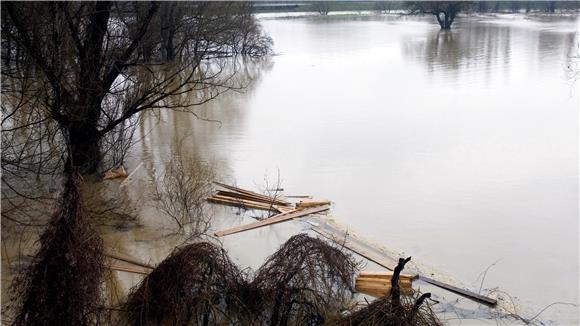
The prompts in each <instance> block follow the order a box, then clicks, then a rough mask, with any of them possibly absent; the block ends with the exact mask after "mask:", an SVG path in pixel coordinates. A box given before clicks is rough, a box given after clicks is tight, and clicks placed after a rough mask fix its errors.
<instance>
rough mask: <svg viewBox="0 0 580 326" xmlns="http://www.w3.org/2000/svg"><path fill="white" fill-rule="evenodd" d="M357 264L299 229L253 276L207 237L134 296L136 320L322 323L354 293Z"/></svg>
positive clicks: (130, 317)
mask: <svg viewBox="0 0 580 326" xmlns="http://www.w3.org/2000/svg"><path fill="white" fill-rule="evenodd" d="M356 266H357V264H356V263H355V262H354V260H353V259H352V257H351V256H350V255H348V254H346V253H344V252H343V251H342V250H341V249H339V248H335V247H332V246H330V245H329V244H327V243H326V242H324V241H322V240H320V239H316V238H312V237H309V236H307V235H305V234H300V235H296V236H294V237H292V238H291V239H290V240H288V241H287V242H286V243H285V244H284V245H283V246H282V248H281V249H280V250H278V251H277V252H276V253H274V255H272V256H271V257H270V258H269V259H268V261H267V262H266V263H265V264H264V265H263V266H262V267H261V268H260V269H259V270H258V271H257V272H256V276H255V277H254V279H253V280H251V281H250V279H249V276H248V275H247V274H245V273H243V272H241V271H240V270H239V269H238V267H237V266H236V265H235V264H233V263H232V262H231V261H230V260H229V258H228V256H227V254H226V252H225V251H224V250H223V249H221V248H219V247H217V246H215V245H213V244H210V243H208V242H201V243H195V244H191V245H188V246H185V247H182V248H179V249H177V250H176V251H175V252H174V253H172V254H171V255H170V256H169V257H168V258H167V259H165V260H164V261H163V262H162V263H161V264H160V265H159V266H158V267H157V268H156V269H155V270H154V271H153V272H152V273H151V274H150V275H148V276H147V277H146V278H145V279H144V280H143V281H142V283H141V284H140V285H139V286H138V287H137V288H136V289H135V290H134V291H133V292H132V294H130V296H129V298H128V301H127V303H126V312H127V313H126V317H127V323H128V324H131V325H157V324H171V325H176V324H179V325H191V324H193V325H198V324H199V325H208V324H212V325H215V324H242V325H288V324H290V325H298V324H300V325H304V324H310V325H319V324H323V323H324V322H325V320H327V318H328V317H329V316H332V315H336V314H339V313H340V312H341V311H342V310H344V309H345V308H346V304H347V303H348V302H349V301H350V300H351V299H352V293H353V288H352V284H353V275H354V273H355V271H356Z"/></svg>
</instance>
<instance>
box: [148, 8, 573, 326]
mask: <svg viewBox="0 0 580 326" xmlns="http://www.w3.org/2000/svg"><path fill="white" fill-rule="evenodd" d="M261 22H262V25H263V28H264V29H265V30H266V31H267V32H268V33H269V34H270V36H271V37H272V38H273V40H274V51H275V53H276V55H275V56H273V57H272V58H270V59H269V60H267V61H266V62H262V63H259V64H253V65H248V67H246V70H247V71H246V73H248V74H249V75H250V76H251V77H252V78H253V82H252V84H251V86H250V87H249V88H248V89H246V91H245V92H244V93H230V94H226V95H224V96H222V97H220V98H218V99H217V100H215V101H213V102H211V103H209V104H207V105H205V106H204V107H201V108H198V109H197V113H198V114H200V115H201V116H203V117H206V118H211V119H217V120H219V121H221V124H217V123H211V122H206V121H200V120H196V119H195V118H193V117H191V116H189V115H185V114H177V113H175V114H166V115H163V116H162V118H161V120H158V116H155V118H153V117H151V118H149V119H147V118H146V119H144V122H143V126H142V132H143V133H146V137H145V138H144V139H145V140H144V141H143V143H142V144H141V145H140V146H139V147H138V148H139V149H138V151H137V152H139V151H142V155H143V156H142V157H143V158H145V159H147V158H150V157H154V156H157V155H156V154H155V153H157V154H159V153H162V152H163V151H165V149H164V148H166V147H165V145H171V144H172V143H173V142H174V140H175V139H177V138H180V137H182V136H183V135H185V134H190V135H191V136H192V137H191V139H190V140H189V141H187V142H186V144H187V145H186V146H187V147H188V148H189V149H188V150H191V151H192V153H195V154H196V155H201V156H202V157H204V158H205V159H206V160H210V161H212V162H215V164H217V166H218V168H219V170H220V174H221V175H222V176H224V179H225V180H228V181H231V182H235V183H237V184H238V185H240V186H244V187H247V188H253V189H259V188H260V187H264V186H265V181H264V179H265V178H266V179H268V180H269V183H270V184H272V183H275V182H276V179H277V175H278V173H279V175H280V178H281V180H282V182H281V187H282V188H284V190H285V193H286V194H295V195H303V194H308V195H314V196H316V197H322V198H327V199H330V200H332V201H333V202H334V207H333V211H332V215H333V216H335V218H336V219H337V220H339V221H340V222H341V223H343V224H345V225H349V227H351V228H352V229H353V230H356V231H357V232H359V233H360V234H364V235H365V236H366V237H368V238H369V239H373V240H375V241H377V242H380V243H381V244H383V245H385V246H386V247H388V248H393V249H396V250H401V251H404V252H405V253H406V254H408V255H411V256H413V259H414V260H417V261H420V262H422V263H424V264H428V265H430V266H433V267H434V268H437V269H439V270H441V271H444V272H445V273H447V274H448V275H451V276H453V277H455V278H457V279H459V280H461V281H462V282H465V283H466V284H468V285H471V286H472V287H473V288H475V289H478V288H479V287H480V286H481V275H480V274H481V273H482V272H483V271H485V270H486V268H488V267H489V266H490V265H492V264H495V265H493V266H492V267H491V268H489V270H488V272H487V274H486V276H485V282H484V284H483V287H485V288H495V287H499V289H500V290H502V291H506V292H507V293H509V294H510V295H511V296H513V297H515V298H517V300H519V301H520V302H521V303H522V304H523V305H525V306H528V307H530V313H534V312H537V311H539V310H540V309H541V308H543V307H544V306H546V305H548V304H550V303H552V302H557V301H558V302H569V303H575V304H578V288H579V284H578V278H579V267H578V256H579V252H578V244H579V243H578V226H579V225H578V213H579V212H578V198H579V197H578V196H579V193H578V146H579V144H578V108H579V93H578V82H576V84H574V78H573V77H572V74H571V72H570V69H569V66H570V65H572V64H574V60H572V59H571V56H574V55H578V36H577V33H578V29H579V22H578V19H576V18H575V17H559V18H545V17H544V18H542V17H536V18H526V17H525V16H522V15H505V16H500V17H492V16H489V17H469V18H467V17H462V18H460V19H458V21H457V22H456V23H455V24H454V26H453V30H452V31H451V32H442V31H439V28H438V27H437V25H436V24H435V22H434V21H432V20H431V19H430V18H415V17H403V18H401V17H395V16H392V17H384V16H383V17H377V16H344V17H338V16H330V17H326V18H323V17H303V18H289V17H286V18H280V17H279V18H272V17H263V18H262V19H261ZM140 155H141V154H137V155H136V156H137V157H140ZM218 215H219V214H218ZM244 219H247V218H245V217H240V221H238V222H236V223H237V224H240V223H242V222H245V220H244ZM248 221H249V220H248ZM229 224H230V225H231V222H230V223H229ZM224 225H228V223H227V222H224ZM216 228H217V227H216ZM299 230H300V228H299V227H297V226H295V225H294V224H292V223H288V224H284V225H277V226H274V227H269V228H265V229H260V230H255V231H248V232H244V233H240V234H237V235H232V236H230V237H226V238H224V240H223V241H224V245H225V246H226V247H227V248H228V250H229V251H230V253H231V254H232V256H234V257H236V258H235V259H236V260H237V261H238V262H239V263H240V264H242V265H245V266H251V267H256V266H259V264H261V262H263V258H264V257H265V256H267V255H268V254H270V253H272V252H273V251H274V250H275V248H276V247H277V246H278V245H279V244H280V243H282V242H284V241H285V240H286V239H287V238H288V237H289V236H290V235H291V234H292V233H295V232H298V231H299ZM577 313H578V309H577V308H574V307H570V306H554V307H551V308H550V309H548V310H547V311H546V312H545V313H544V314H543V315H542V317H544V318H545V319H546V320H548V321H557V322H559V323H562V324H577V323H578V315H577ZM532 315H533V314H532ZM526 317H531V315H527V316H526Z"/></svg>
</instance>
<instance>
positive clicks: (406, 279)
mask: <svg viewBox="0 0 580 326" xmlns="http://www.w3.org/2000/svg"><path fill="white" fill-rule="evenodd" d="M379 273H380V272H377V273H373V274H367V273H360V274H359V275H358V276H357V278H356V281H355V289H356V291H357V292H360V293H364V294H368V295H372V296H374V297H383V296H386V295H389V294H390V293H391V282H392V280H391V278H392V276H393V274H392V273H390V275H389V274H385V273H380V274H379ZM415 279H416V277H414V276H410V275H400V277H399V287H400V288H401V293H402V294H404V295H411V294H413V288H412V287H411V283H412V282H413V280H415Z"/></svg>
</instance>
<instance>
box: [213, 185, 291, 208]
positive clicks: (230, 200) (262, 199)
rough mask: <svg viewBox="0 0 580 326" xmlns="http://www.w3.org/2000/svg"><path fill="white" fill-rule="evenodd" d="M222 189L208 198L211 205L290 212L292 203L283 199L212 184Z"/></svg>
mask: <svg viewBox="0 0 580 326" xmlns="http://www.w3.org/2000/svg"><path fill="white" fill-rule="evenodd" d="M214 183H215V184H216V185H218V186H220V187H221V188H222V189H218V190H217V192H216V193H215V194H214V195H212V196H210V197H209V198H208V199H207V200H208V201H209V202H212V203H218V204H224V205H230V206H237V207H242V208H246V209H260V210H265V211H276V212H279V213H284V212H288V211H290V210H292V208H291V206H292V203H289V202H287V201H285V200H283V199H280V198H275V197H269V196H266V195H262V194H259V193H257V192H253V191H249V190H246V189H242V188H238V187H234V186H230V185H227V184H224V183H220V182H214Z"/></svg>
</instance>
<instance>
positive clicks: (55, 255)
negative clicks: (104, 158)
mask: <svg viewBox="0 0 580 326" xmlns="http://www.w3.org/2000/svg"><path fill="white" fill-rule="evenodd" d="M79 187H80V177H79V176H78V175H76V174H70V175H67V176H66V177H65V184H64V189H63V193H62V195H61V198H60V200H59V203H58V208H57V210H56V212H55V213H54V214H53V216H52V219H51V221H50V225H49V226H48V227H47V229H46V230H45V231H44V233H43V234H42V235H41V237H40V240H39V250H38V252H37V253H36V254H35V255H34V257H33V260H32V264H31V265H30V266H29V267H28V269H27V270H26V271H25V272H23V273H22V274H21V275H19V276H17V277H16V278H15V280H14V286H13V298H12V302H11V307H10V308H12V309H14V312H15V319H14V323H13V324H14V325H92V324H97V323H98V321H99V318H102V316H103V314H102V313H101V311H100V310H101V308H102V303H103V301H102V297H101V287H100V286H101V283H102V276H103V272H104V267H103V266H104V265H103V243H102V239H101V238H100V236H99V235H98V233H97V232H96V231H95V230H94V229H93V228H92V227H91V225H90V221H89V219H88V218H87V214H86V213H85V211H84V210H83V207H82V200H81V194H80V189H79Z"/></svg>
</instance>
